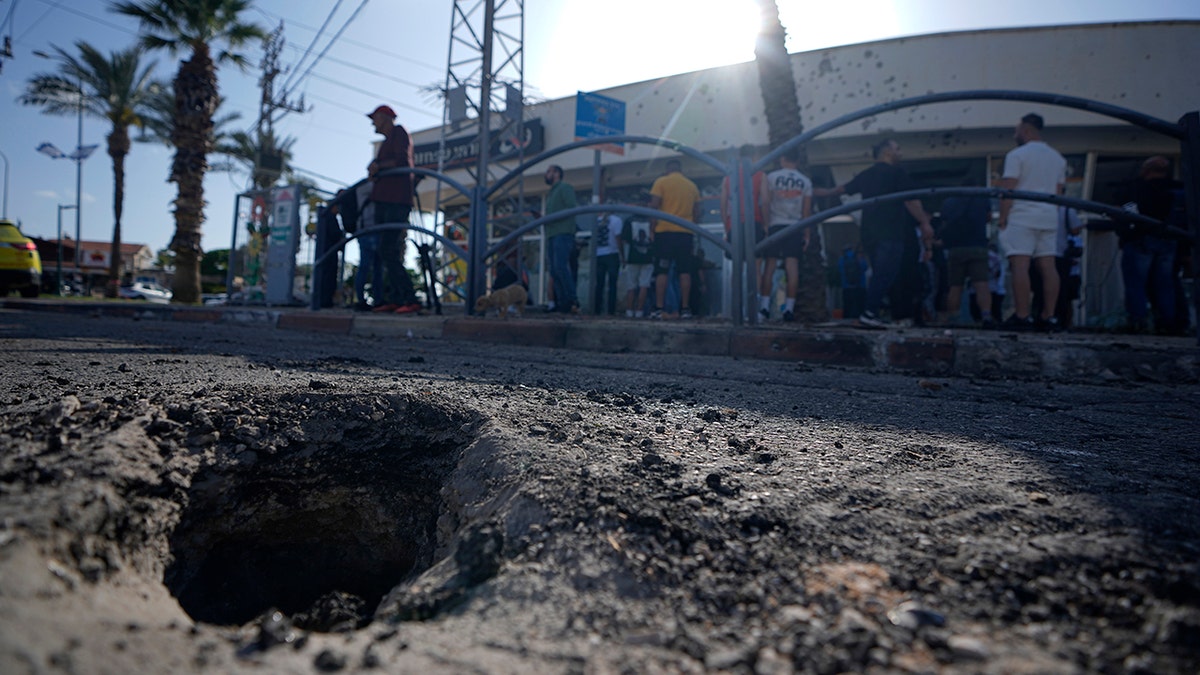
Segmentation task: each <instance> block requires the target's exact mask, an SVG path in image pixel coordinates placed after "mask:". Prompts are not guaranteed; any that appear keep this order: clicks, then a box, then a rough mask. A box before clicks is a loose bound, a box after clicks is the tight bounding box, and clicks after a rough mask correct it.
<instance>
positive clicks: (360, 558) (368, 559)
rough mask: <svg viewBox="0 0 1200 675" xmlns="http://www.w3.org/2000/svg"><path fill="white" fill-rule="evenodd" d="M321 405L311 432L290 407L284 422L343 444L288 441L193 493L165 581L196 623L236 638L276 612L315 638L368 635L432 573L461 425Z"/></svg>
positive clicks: (395, 411)
mask: <svg viewBox="0 0 1200 675" xmlns="http://www.w3.org/2000/svg"><path fill="white" fill-rule="evenodd" d="M313 398H314V397H312V396H308V397H306V398H305V401H307V402H308V403H309V404H310V405H308V406H304V407H303V409H304V412H303V413H302V414H305V415H307V417H306V418H305V419H303V420H295V417H296V415H297V409H298V408H300V406H296V405H294V402H289V401H280V402H279V404H278V408H277V410H276V411H275V413H276V414H277V415H278V416H279V419H281V420H284V419H286V420H294V421H295V422H297V423H298V424H299V425H300V427H301V428H302V429H303V430H304V434H303V438H305V439H312V438H329V437H333V438H335V439H336V440H327V441H312V440H306V441H299V442H297V441H290V442H285V444H283V445H281V446H280V447H277V448H275V450H274V451H273V452H264V453H260V454H263V455H266V456H265V457H264V458H261V459H257V461H255V462H253V463H249V462H244V461H243V462H240V463H237V462H234V463H231V464H230V465H229V466H228V468H224V469H216V468H210V469H209V470H208V471H207V472H206V473H205V474H204V475H199V476H197V477H196V479H195V480H194V481H193V488H192V490H191V491H190V493H189V495H188V505H187V507H186V509H185V512H184V514H183V517H182V519H181V522H180V524H179V526H178V527H177V528H176V529H175V532H174V534H173V535H172V538H171V553H172V558H173V559H172V561H171V564H170V565H169V566H168V568H167V570H166V573H165V578H164V580H165V582H166V585H167V587H168V588H169V589H170V590H171V593H172V594H173V595H174V596H175V597H176V599H177V600H179V603H180V605H181V606H182V607H183V609H184V610H185V611H186V612H187V613H188V614H189V615H190V616H191V617H192V618H193V619H195V620H196V621H200V622H204V623H212V624H220V625H240V624H243V623H246V622H247V621H250V620H252V619H254V618H255V617H257V616H259V615H261V614H262V613H263V612H265V611H267V610H268V609H271V608H274V609H278V610H280V611H282V612H284V613H285V614H289V615H293V617H294V619H295V620H296V623H297V625H299V626H300V627H302V628H307V629H310V630H318V631H328V630H335V629H336V630H342V629H345V628H348V627H349V628H353V627H360V626H362V625H365V624H366V623H367V622H369V620H370V617H371V615H372V614H373V613H374V611H375V609H376V607H377V606H378V604H379V601H380V600H381V599H382V597H383V596H384V595H385V594H386V593H387V592H388V591H389V590H391V589H392V588H393V587H394V586H395V585H397V584H398V583H400V582H402V581H403V580H405V579H406V578H409V577H411V576H414V575H416V574H419V573H420V572H422V571H424V570H425V569H427V568H428V566H429V565H431V564H432V563H433V560H432V555H433V550H434V547H435V545H436V541H435V539H436V526H437V520H438V517H439V515H440V509H441V499H440V496H439V491H440V489H441V487H442V485H443V484H444V481H445V477H446V476H447V475H448V474H449V472H450V471H451V470H452V469H453V467H454V463H455V462H456V460H457V457H458V455H459V453H458V450H459V448H461V447H462V446H463V445H464V444H465V442H466V439H465V438H453V437H452V436H453V434H448V433H447V432H446V429H447V428H449V429H459V428H460V427H461V423H462V421H461V420H453V419H450V418H451V417H452V415H451V414H450V413H446V412H444V411H442V410H440V409H437V408H435V407H433V406H432V405H431V404H429V403H421V402H418V401H411V400H407V399H399V398H392V399H383V398H380V397H369V398H366V399H363V400H358V399H355V398H353V397H345V396H343V397H334V396H328V397H324V398H322V399H320V400H319V402H317V403H314V402H313ZM381 406H382V407H383V412H384V415H383V417H382V419H379V417H380V416H379V415H378V412H379V410H380V408H381ZM364 413H367V414H364ZM372 413H373V414H374V417H375V418H376V420H375V421H371V422H369V423H363V424H356V423H355V420H356V419H358V418H360V417H362V418H365V419H367V420H370V419H371V414H372ZM331 430H333V432H332V433H330V432H331ZM358 599H361V602H358V601H357V600H358ZM347 614H349V616H347Z"/></svg>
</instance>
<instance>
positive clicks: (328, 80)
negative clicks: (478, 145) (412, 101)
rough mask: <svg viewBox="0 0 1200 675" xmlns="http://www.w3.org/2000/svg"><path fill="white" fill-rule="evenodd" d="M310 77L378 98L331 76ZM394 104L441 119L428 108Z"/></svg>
mask: <svg viewBox="0 0 1200 675" xmlns="http://www.w3.org/2000/svg"><path fill="white" fill-rule="evenodd" d="M311 77H314V78H316V79H318V80H321V81H322V82H329V83H330V84H335V85H337V86H339V87H342V88H344V89H349V90H350V91H356V92H358V93H360V94H364V95H366V96H371V97H374V98H379V92H376V91H368V90H366V89H359V88H358V87H355V86H353V85H349V84H346V83H345V82H339V81H338V80H335V79H333V78H331V77H325V76H324V75H318V74H317V73H313V74H312V75H311ZM395 105H396V106H397V107H400V108H407V109H408V110H412V111H413V112H418V113H421V114H422V115H429V116H430V117H434V118H437V119H439V120H440V119H441V117H442V116H441V115H438V114H436V113H433V112H430V111H428V110H422V109H421V108H418V107H416V106H414V105H408V104H406V103H396V104H395Z"/></svg>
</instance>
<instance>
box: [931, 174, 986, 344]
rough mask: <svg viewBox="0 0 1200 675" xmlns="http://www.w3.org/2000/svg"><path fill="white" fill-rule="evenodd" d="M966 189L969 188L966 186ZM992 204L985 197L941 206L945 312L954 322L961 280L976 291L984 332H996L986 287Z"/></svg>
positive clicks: (952, 199)
mask: <svg viewBox="0 0 1200 675" xmlns="http://www.w3.org/2000/svg"><path fill="white" fill-rule="evenodd" d="M967 185H970V184H969V183H968V184H967ZM991 219H992V203H991V200H990V199H988V198H987V197H979V196H975V197H950V198H948V199H946V201H945V202H943V203H942V228H941V232H940V234H941V240H942V245H943V246H945V247H946V257H947V260H946V267H947V268H948V270H949V271H948V273H947V277H948V280H949V286H950V287H949V290H948V291H947V293H946V311H947V313H948V314H949V315H950V318H951V319H952V320H953V319H954V318H955V317H957V316H958V313H959V311H960V310H961V304H960V303H961V301H962V290H963V280H964V279H966V280H969V281H970V282H971V285H972V286H973V287H974V288H975V301H976V302H977V303H978V304H979V309H980V313H981V315H982V318H983V327H984V328H995V321H994V320H993V319H992V293H991V291H990V289H989V287H988V282H989V280H990V279H991V270H989V269H988V235H987V226H988V221H990V220H991Z"/></svg>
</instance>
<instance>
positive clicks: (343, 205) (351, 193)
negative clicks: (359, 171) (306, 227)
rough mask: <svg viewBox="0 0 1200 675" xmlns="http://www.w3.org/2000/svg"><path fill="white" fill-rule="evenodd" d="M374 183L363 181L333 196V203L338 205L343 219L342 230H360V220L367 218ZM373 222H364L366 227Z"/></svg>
mask: <svg viewBox="0 0 1200 675" xmlns="http://www.w3.org/2000/svg"><path fill="white" fill-rule="evenodd" d="M373 187H374V183H372V182H371V181H363V182H361V183H359V184H358V185H356V186H354V187H353V188H350V189H347V190H342V191H341V192H339V193H337V195H335V196H334V198H333V200H332V201H333V205H334V206H336V207H337V210H338V215H339V216H341V219H342V230H344V231H345V232H346V234H354V233H355V232H357V231H358V224H359V221H365V220H367V218H366V216H367V215H369V214H368V213H367V211H368V209H367V206H368V205H370V203H371V188H373ZM371 224H372V223H366V224H364V227H367V226H369V225H371Z"/></svg>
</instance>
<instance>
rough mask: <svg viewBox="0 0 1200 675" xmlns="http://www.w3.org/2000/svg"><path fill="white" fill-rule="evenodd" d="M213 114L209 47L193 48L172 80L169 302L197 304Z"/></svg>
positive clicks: (214, 93) (214, 91)
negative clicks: (172, 277)
mask: <svg viewBox="0 0 1200 675" xmlns="http://www.w3.org/2000/svg"><path fill="white" fill-rule="evenodd" d="M216 109H217V73H216V69H215V67H214V66H213V62H212V59H211V58H210V57H209V52H208V45H205V44H197V45H194V46H193V49H192V58H191V59H189V60H187V61H184V62H183V63H182V64H181V65H180V67H179V74H178V75H177V76H176V77H175V128H174V129H173V130H172V132H171V143H172V144H173V145H174V146H175V159H174V161H173V162H172V164H171V180H172V181H173V182H174V183H175V184H176V185H178V186H179V191H178V196H177V197H176V198H175V236H174V237H173V238H172V239H171V250H172V251H174V252H175V280H174V283H173V284H172V290H173V291H174V297H173V298H172V301H173V302H179V303H187V304H194V303H197V302H199V301H200V259H201V258H202V257H203V250H202V248H201V246H200V237H201V227H202V225H203V224H204V204H205V202H204V174H205V173H206V172H207V171H208V153H209V152H210V151H211V150H212V128H213V121H212V118H213V113H214V112H215V111H216Z"/></svg>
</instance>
